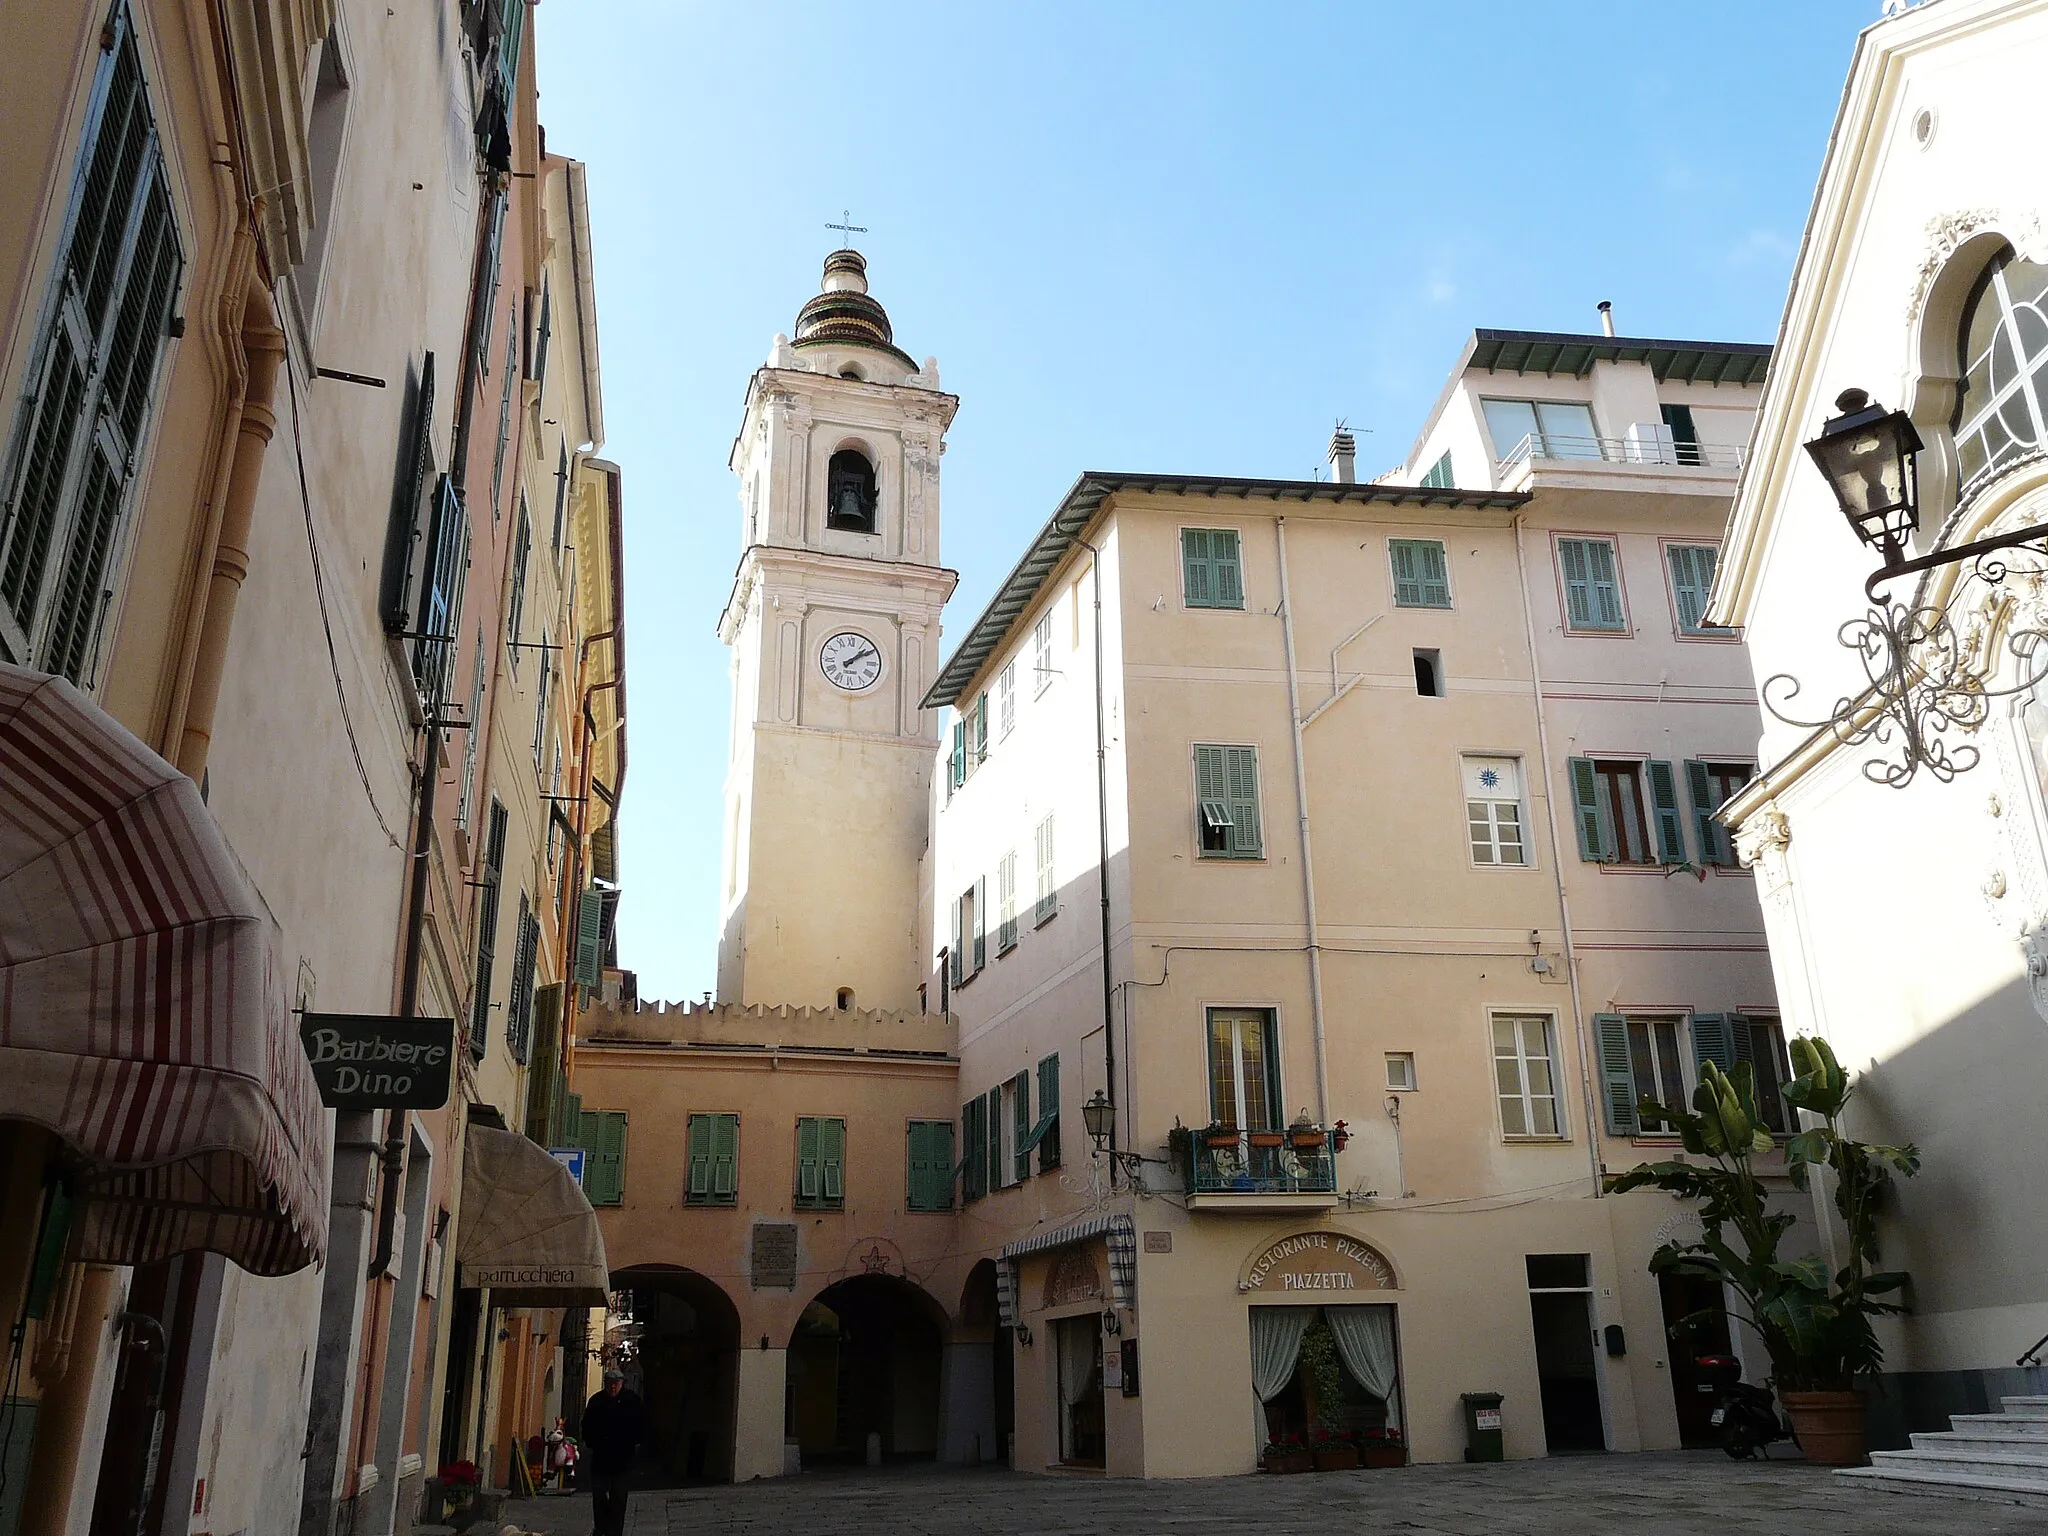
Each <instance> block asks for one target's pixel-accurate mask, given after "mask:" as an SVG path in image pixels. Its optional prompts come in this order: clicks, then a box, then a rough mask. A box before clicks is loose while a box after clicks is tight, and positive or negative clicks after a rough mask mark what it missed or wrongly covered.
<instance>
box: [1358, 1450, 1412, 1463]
mask: <svg viewBox="0 0 2048 1536" xmlns="http://www.w3.org/2000/svg"><path fill="white" fill-rule="evenodd" d="M1358 1454H1359V1457H1360V1461H1361V1464H1362V1465H1364V1466H1368V1467H1405V1466H1407V1465H1408V1447H1407V1446H1405V1445H1362V1446H1360V1447H1359V1448H1358Z"/></svg>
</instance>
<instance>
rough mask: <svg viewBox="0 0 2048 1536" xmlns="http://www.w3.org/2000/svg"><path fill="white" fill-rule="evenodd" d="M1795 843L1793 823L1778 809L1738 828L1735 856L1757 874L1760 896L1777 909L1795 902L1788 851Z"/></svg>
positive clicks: (1770, 809)
mask: <svg viewBox="0 0 2048 1536" xmlns="http://www.w3.org/2000/svg"><path fill="white" fill-rule="evenodd" d="M1791 842H1792V823H1791V821H1790V820H1789V819H1788V818H1787V817H1786V815H1785V813H1784V812H1783V811H1781V810H1779V809H1778V808H1777V807H1776V806H1766V807H1764V809H1762V810H1760V811H1758V812H1757V813H1756V814H1755V815H1753V816H1751V817H1750V818H1749V819H1748V820H1747V821H1745V822H1743V824H1742V825H1741V826H1739V827H1737V828H1736V829H1735V856H1736V858H1738V859H1740V860H1741V861H1742V864H1743V867H1744V868H1746V869H1753V870H1755V871H1756V872H1757V877H1758V890H1757V894H1758V895H1759V896H1761V897H1762V898H1763V899H1765V900H1766V901H1769V902H1770V903H1771V905H1773V906H1774V907H1779V908H1782V907H1784V905H1785V904H1786V903H1787V902H1788V901H1790V900H1791V894H1792V869H1791V865H1790V864H1789V863H1788V862H1787V860H1786V857H1785V850H1786V848H1787V847H1789V846H1790V845H1791Z"/></svg>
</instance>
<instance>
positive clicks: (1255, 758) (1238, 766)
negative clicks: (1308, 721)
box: [1223, 747, 1265, 859]
mask: <svg viewBox="0 0 2048 1536" xmlns="http://www.w3.org/2000/svg"><path fill="white" fill-rule="evenodd" d="M1223 766H1224V779H1225V788H1226V789H1227V791H1228V801H1229V805H1230V851H1231V852H1232V853H1234V854H1236V855H1238V856H1239V857H1240V858H1246V859H1256V858H1258V857H1259V856H1260V855H1261V854H1262V853H1263V852H1264V851H1265V848H1264V844H1263V842H1262V841H1261V839H1260V836H1259V751H1258V748H1256V747H1228V748H1225V749H1224V757H1223Z"/></svg>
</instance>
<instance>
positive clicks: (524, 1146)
mask: <svg viewBox="0 0 2048 1536" xmlns="http://www.w3.org/2000/svg"><path fill="white" fill-rule="evenodd" d="M455 1257H456V1258H457V1259H458V1260H460V1261H461V1264H462V1283H463V1284H464V1285H466V1286H488V1287H490V1291H491V1300H492V1301H493V1302H495V1303H497V1304H498V1305H500V1306H507V1307H601V1306H603V1305H604V1304H605V1291H606V1288H607V1286H608V1285H609V1284H610V1281H611V1268H610V1266H609V1265H608V1264H606V1262H605V1257H604V1234H603V1233H601V1232H599V1231H598V1229H597V1212H595V1211H593V1210H592V1209H591V1208H590V1202H589V1201H588V1200H587V1199H585V1198H584V1195H583V1186H582V1185H580V1184H578V1183H577V1182H576V1176H575V1175H574V1174H572V1173H570V1172H569V1170H568V1169H567V1168H565V1167H564V1166H563V1165H562V1164H561V1163H559V1162H557V1161H556V1160H555V1159H554V1158H553V1157H552V1156H550V1155H549V1153H548V1150H547V1149H546V1148H545V1147H542V1146H538V1145H536V1144H535V1143H533V1142H531V1141H528V1140H527V1139H526V1138H525V1137H524V1136H521V1135H520V1134H519V1133H518V1132H517V1131H497V1130H492V1129H491V1128H490V1127H489V1126H484V1125H472V1126H470V1128H469V1136H468V1140H467V1142H466V1143H465V1147H464V1152H463V1166H462V1235H461V1237H460V1238H459V1239H458V1241H457V1242H456V1246H455Z"/></svg>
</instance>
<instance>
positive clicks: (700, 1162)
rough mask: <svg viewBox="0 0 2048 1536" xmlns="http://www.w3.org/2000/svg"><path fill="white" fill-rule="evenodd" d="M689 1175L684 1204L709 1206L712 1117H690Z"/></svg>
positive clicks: (685, 1187)
mask: <svg viewBox="0 0 2048 1536" xmlns="http://www.w3.org/2000/svg"><path fill="white" fill-rule="evenodd" d="M689 1124H690V1132H689V1138H690V1139H689V1175H688V1181H687V1183H686V1184H685V1185H684V1193H683V1203H684V1204H686V1205H708V1204H709V1203H710V1201H711V1144H712V1136H711V1116H709V1115H692V1116H690V1122H689Z"/></svg>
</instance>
